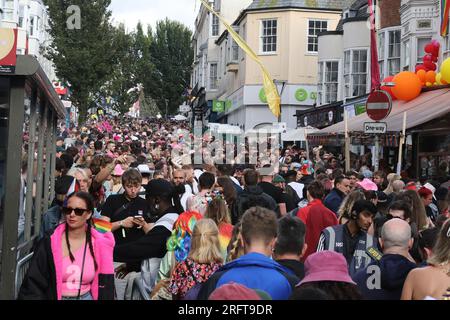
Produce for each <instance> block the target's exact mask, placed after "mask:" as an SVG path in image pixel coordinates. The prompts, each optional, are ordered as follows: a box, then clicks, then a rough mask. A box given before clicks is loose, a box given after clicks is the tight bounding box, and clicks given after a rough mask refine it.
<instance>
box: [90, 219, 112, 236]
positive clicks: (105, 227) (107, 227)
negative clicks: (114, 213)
mask: <svg viewBox="0 0 450 320" xmlns="http://www.w3.org/2000/svg"><path fill="white" fill-rule="evenodd" d="M92 222H93V223H94V228H95V230H97V231H98V232H100V233H107V232H111V230H112V223H111V222H108V221H105V220H101V219H92Z"/></svg>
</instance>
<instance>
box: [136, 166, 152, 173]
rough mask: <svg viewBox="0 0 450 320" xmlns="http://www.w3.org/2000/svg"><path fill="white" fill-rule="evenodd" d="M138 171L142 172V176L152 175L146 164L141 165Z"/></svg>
mask: <svg viewBox="0 0 450 320" xmlns="http://www.w3.org/2000/svg"><path fill="white" fill-rule="evenodd" d="M137 169H138V170H139V172H140V173H141V174H150V173H151V171H150V168H149V167H148V165H146V164H140V165H139V166H138V167H137Z"/></svg>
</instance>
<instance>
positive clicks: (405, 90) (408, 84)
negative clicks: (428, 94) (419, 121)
mask: <svg viewBox="0 0 450 320" xmlns="http://www.w3.org/2000/svg"><path fill="white" fill-rule="evenodd" d="M393 82H394V83H395V86H394V87H392V92H393V93H394V95H395V96H396V97H397V99H398V100H404V101H411V100H413V99H415V98H417V97H418V96H419V95H420V92H421V91H422V82H421V81H420V79H419V77H418V76H417V74H415V73H413V72H410V71H403V72H400V73H399V74H397V75H396V76H395V77H394V81H393Z"/></svg>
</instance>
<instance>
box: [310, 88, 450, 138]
mask: <svg viewBox="0 0 450 320" xmlns="http://www.w3.org/2000/svg"><path fill="white" fill-rule="evenodd" d="M449 100H450V87H448V88H445V89H439V90H433V91H428V92H424V93H422V94H421V95H420V96H419V97H417V98H416V99H414V100H412V101H409V102H404V101H394V103H393V106H392V112H391V114H390V115H389V117H388V118H387V119H385V120H383V122H386V123H387V129H388V132H400V131H402V130H403V113H404V112H405V111H407V121H406V124H407V125H406V129H411V128H414V127H417V126H420V125H422V124H424V123H427V122H429V121H431V120H434V119H438V118H440V117H443V116H444V115H446V114H448V113H449V112H450V104H449V103H448V101H449ZM364 122H374V121H373V120H372V119H370V118H369V116H368V115H367V113H363V114H361V115H359V116H356V117H354V118H351V119H350V120H349V123H348V129H349V131H353V132H362V131H363V127H364ZM344 130H345V129H344V122H340V123H337V124H335V125H333V126H331V127H328V128H325V129H322V130H320V132H318V133H316V134H339V133H343V132H344Z"/></svg>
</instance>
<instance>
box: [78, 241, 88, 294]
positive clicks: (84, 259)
mask: <svg viewBox="0 0 450 320" xmlns="http://www.w3.org/2000/svg"><path fill="white" fill-rule="evenodd" d="M86 251H87V239H86V241H85V244H84V253H83V264H82V265H81V276H80V287H79V288H78V296H77V300H80V297H81V285H82V281H83V274H84V262H85V261H86Z"/></svg>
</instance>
